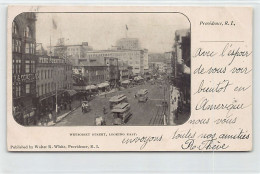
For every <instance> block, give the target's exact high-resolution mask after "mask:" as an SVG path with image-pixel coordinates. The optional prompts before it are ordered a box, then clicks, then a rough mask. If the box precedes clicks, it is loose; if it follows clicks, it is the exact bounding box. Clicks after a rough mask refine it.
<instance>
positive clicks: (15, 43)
mask: <svg viewBox="0 0 260 174" xmlns="http://www.w3.org/2000/svg"><path fill="white" fill-rule="evenodd" d="M21 45H22V43H21V41H20V40H17V39H13V40H12V51H13V52H18V53H20V52H21Z"/></svg>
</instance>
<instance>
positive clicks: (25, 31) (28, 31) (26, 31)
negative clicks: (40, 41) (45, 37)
mask: <svg viewBox="0 0 260 174" xmlns="http://www.w3.org/2000/svg"><path fill="white" fill-rule="evenodd" d="M24 37H27V38H31V37H32V32H31V30H30V28H29V27H28V26H27V27H26V28H25V30H24Z"/></svg>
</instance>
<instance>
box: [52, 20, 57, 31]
mask: <svg viewBox="0 0 260 174" xmlns="http://www.w3.org/2000/svg"><path fill="white" fill-rule="evenodd" d="M52 28H53V29H54V30H57V24H56V22H55V20H54V19H53V18H52Z"/></svg>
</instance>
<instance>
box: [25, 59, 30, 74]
mask: <svg viewBox="0 0 260 174" xmlns="http://www.w3.org/2000/svg"><path fill="white" fill-rule="evenodd" d="M25 73H30V61H29V60H26V61H25Z"/></svg>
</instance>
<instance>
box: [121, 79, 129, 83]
mask: <svg viewBox="0 0 260 174" xmlns="http://www.w3.org/2000/svg"><path fill="white" fill-rule="evenodd" d="M121 83H122V84H129V83H130V80H124V81H122V82H121Z"/></svg>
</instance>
